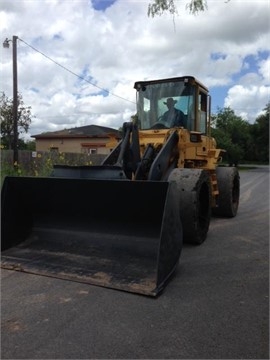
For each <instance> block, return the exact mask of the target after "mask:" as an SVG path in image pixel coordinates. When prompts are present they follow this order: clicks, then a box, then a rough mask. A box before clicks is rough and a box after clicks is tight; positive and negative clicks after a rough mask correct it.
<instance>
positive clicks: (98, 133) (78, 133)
mask: <svg viewBox="0 0 270 360" xmlns="http://www.w3.org/2000/svg"><path fill="white" fill-rule="evenodd" d="M109 135H114V136H116V137H119V138H120V137H121V134H120V132H119V131H118V130H115V129H112V128H109V127H105V126H99V125H86V126H81V127H75V128H71V129H64V130H58V131H50V132H44V133H41V134H37V135H32V137H33V138H36V139H42V138H43V139H44V138H62V137H65V138H67V137H68V138H78V137H84V138H85V137H86V138H88V137H101V138H104V137H109Z"/></svg>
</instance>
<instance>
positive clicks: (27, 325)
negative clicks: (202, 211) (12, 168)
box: [1, 167, 269, 359]
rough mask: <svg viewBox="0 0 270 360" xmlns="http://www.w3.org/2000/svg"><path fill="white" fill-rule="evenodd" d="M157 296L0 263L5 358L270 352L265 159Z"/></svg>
mask: <svg viewBox="0 0 270 360" xmlns="http://www.w3.org/2000/svg"><path fill="white" fill-rule="evenodd" d="M240 175H241V204H240V207H239V212H238V215H237V217H235V218H233V219H220V218H213V219H212V222H211V226H210V231H209V234H208V238H207V240H206V242H205V243H204V244H202V245H201V246H188V245H184V248H183V251H182V255H181V259H180V264H179V267H178V270H177V272H176V274H175V276H174V278H173V279H172V281H171V282H170V283H169V284H168V286H167V287H166V289H165V291H164V292H163V294H162V295H161V296H159V297H158V298H151V297H145V296H141V295H136V294H131V293H126V292H121V291H117V290H110V289H106V288H101V287H96V286H91V285H86V284H80V283H75V282H70V281H65V280H59V279H54V278H48V277H43V276H37V275H30V274H25V273H20V272H14V271H9V270H2V272H1V275H2V289H1V292H2V299H1V300H2V301H1V310H2V311H1V319H2V335H1V350H2V354H1V358H2V359H116V358H117V359H120V358H121V359H131V358H132V359H135V358H136V359H153V358H155V359H172V358H174V359H269V267H268V264H269V168H268V167H259V168H256V169H253V170H248V171H241V173H240Z"/></svg>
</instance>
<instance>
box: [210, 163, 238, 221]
mask: <svg viewBox="0 0 270 360" xmlns="http://www.w3.org/2000/svg"><path fill="white" fill-rule="evenodd" d="M216 174H217V184H218V190H219V195H218V198H217V207H216V208H215V209H213V214H214V215H217V216H223V217H234V216H236V214H237V211H238V205H239V197H240V176H239V173H238V169H237V168H236V167H226V166H224V167H221V166H220V167H217V169H216Z"/></svg>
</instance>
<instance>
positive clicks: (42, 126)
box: [0, 0, 270, 139]
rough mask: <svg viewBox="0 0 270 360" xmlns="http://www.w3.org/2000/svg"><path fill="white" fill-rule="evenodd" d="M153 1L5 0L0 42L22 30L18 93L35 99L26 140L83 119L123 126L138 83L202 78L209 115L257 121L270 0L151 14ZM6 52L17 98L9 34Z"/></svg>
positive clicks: (263, 91) (268, 91)
mask: <svg viewBox="0 0 270 360" xmlns="http://www.w3.org/2000/svg"><path fill="white" fill-rule="evenodd" d="M149 2H151V0H92V1H91V0H1V2H0V33H1V40H2V42H4V40H5V39H6V38H8V40H12V38H13V36H18V40H17V42H16V45H15V46H17V67H18V91H19V92H20V93H21V94H22V97H23V101H24V103H25V105H26V106H31V108H32V109H31V112H32V115H33V116H35V117H33V118H32V122H31V125H30V128H29V132H28V135H27V136H26V137H25V138H26V139H30V137H31V135H37V134H40V133H43V132H48V131H57V130H62V129H68V128H73V127H79V126H85V125H92V124H95V125H101V126H107V127H112V128H115V129H118V128H119V127H120V126H122V124H123V122H125V121H130V117H131V116H132V115H134V114H135V113H136V91H135V89H134V88H133V86H134V82H135V81H140V80H154V79H161V78H170V77H177V76H185V75H190V76H195V77H196V78H197V79H198V80H200V81H201V82H202V83H203V84H204V85H206V86H207V87H208V88H209V91H210V94H211V98H212V113H214V114H215V113H217V112H218V110H219V109H222V108H224V107H230V108H231V109H233V110H234V112H235V114H236V115H238V116H241V117H242V118H243V119H244V120H247V121H249V122H250V123H254V121H255V119H256V117H258V115H259V114H261V113H262V112H263V110H264V109H265V107H266V105H267V104H268V103H269V101H270V56H269V55H270V0H230V1H228V0H227V1H226V0H208V1H207V4H208V9H207V10H206V11H204V12H201V13H199V14H197V15H192V14H190V13H189V11H188V10H187V9H186V4H187V3H188V2H189V0H175V4H176V6H177V11H178V14H177V15H175V16H174V17H173V16H172V15H171V14H166V13H165V14H163V15H162V16H156V17H154V18H151V17H148V16H147V9H148V4H149ZM9 44H10V47H9V49H7V48H3V47H2V46H1V50H0V54H1V57H0V72H1V73H0V92H1V93H2V92H4V93H5V95H6V96H8V97H9V98H12V97H13V75H12V60H13V57H12V47H13V43H12V41H9Z"/></svg>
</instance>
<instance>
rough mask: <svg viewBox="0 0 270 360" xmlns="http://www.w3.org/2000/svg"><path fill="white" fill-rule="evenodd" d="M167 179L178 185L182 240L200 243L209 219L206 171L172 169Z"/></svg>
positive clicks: (209, 186)
mask: <svg viewBox="0 0 270 360" xmlns="http://www.w3.org/2000/svg"><path fill="white" fill-rule="evenodd" d="M169 181H176V182H177V185H178V191H179V195H180V218H181V222H182V227H183V241H184V242H186V243H191V244H197V245H199V244H202V243H203V242H204V241H205V239H206V237H207V233H208V229H209V224H210V219H211V185H210V179H209V174H208V172H207V171H205V170H201V169H174V170H173V171H172V173H171V175H170V177H169Z"/></svg>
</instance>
